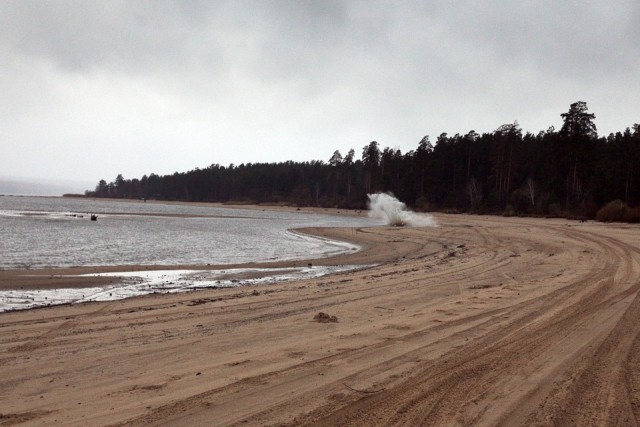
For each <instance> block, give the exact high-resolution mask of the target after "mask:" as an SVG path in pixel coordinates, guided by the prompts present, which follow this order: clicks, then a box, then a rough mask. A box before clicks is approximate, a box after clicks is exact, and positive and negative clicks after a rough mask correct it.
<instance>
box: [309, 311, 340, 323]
mask: <svg viewBox="0 0 640 427" xmlns="http://www.w3.org/2000/svg"><path fill="white" fill-rule="evenodd" d="M313 320H315V321H316V322H320V323H337V322H338V318H337V317H336V316H330V315H328V314H327V313H323V312H322V311H321V312H320V313H318V314H316V315H315V316H313Z"/></svg>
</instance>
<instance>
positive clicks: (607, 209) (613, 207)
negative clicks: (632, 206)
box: [596, 199, 629, 222]
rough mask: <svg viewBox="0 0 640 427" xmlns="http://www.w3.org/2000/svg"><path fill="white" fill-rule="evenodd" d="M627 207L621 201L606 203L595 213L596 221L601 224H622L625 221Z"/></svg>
mask: <svg viewBox="0 0 640 427" xmlns="http://www.w3.org/2000/svg"><path fill="white" fill-rule="evenodd" d="M628 211H629V206H627V204H626V203H625V202H623V201H622V200H619V199H618V200H614V201H612V202H609V203H607V204H606V205H604V206H603V207H601V208H600V210H598V213H596V220H598V221H601V222H622V221H625V220H626V216H627V213H628Z"/></svg>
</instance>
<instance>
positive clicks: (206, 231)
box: [0, 196, 382, 269]
mask: <svg viewBox="0 0 640 427" xmlns="http://www.w3.org/2000/svg"><path fill="white" fill-rule="evenodd" d="M90 213H95V214H97V215H98V220H97V221H90V220H89V214H90ZM123 214H124V215H123ZM159 215H194V216H196V215H200V216H206V217H187V218H180V217H169V216H159ZM381 223H382V222H381V221H379V220H374V219H370V218H352V217H341V216H332V215H315V214H303V213H293V212H275V211H266V210H265V211H262V210H249V209H227V208H214V207H205V206H188V205H177V204H158V203H143V202H124V201H113V200H98V201H95V200H83V199H67V198H42V197H14V196H0V269H14V268H41V267H51V266H60V267H64V266H82V265H92V266H93V265H96V266H104V265H134V264H153V265H165V264H166V265H171V264H229V263H243V262H252V261H269V260H282V259H297V258H311V257H320V256H328V255H331V254H334V253H337V252H343V251H350V250H354V247H353V246H352V245H349V244H345V243H340V242H329V241H325V240H321V239H315V238H310V237H306V236H301V235H298V234H295V233H292V232H290V231H288V230H289V229H292V228H298V227H308V226H323V227H360V226H372V225H379V224H381Z"/></svg>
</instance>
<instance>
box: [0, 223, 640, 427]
mask: <svg viewBox="0 0 640 427" xmlns="http://www.w3.org/2000/svg"><path fill="white" fill-rule="evenodd" d="M436 219H437V221H438V223H439V227H435V228H394V227H377V228H363V229H307V230H305V232H307V233H312V234H317V235H321V236H324V237H329V238H334V239H341V240H346V241H351V242H354V243H357V244H359V245H361V246H362V247H363V250H362V251H359V252H356V253H349V254H346V255H342V256H339V257H334V258H328V259H323V260H311V261H295V262H283V263H272V264H271V265H270V266H273V267H288V266H295V265H301V264H302V263H305V264H306V263H308V262H312V263H313V264H314V265H316V264H317V265H323V263H324V265H340V264H363V265H364V264H377V266H375V267H372V268H367V269H363V270H358V271H351V272H347V273H341V274H335V275H330V276H324V277H321V278H316V279H312V280H304V281H297V282H289V283H280V284H275V285H268V286H248V287H240V288H233V289H215V290H202V291H198V292H191V293H181V294H164V295H148V296H145V297H138V298H132V299H127V300H121V301H110V302H97V303H87V304H78V305H65V306H57V307H50V308H43V309H35V310H27V311H20V312H7V313H0V413H1V414H0V426H9V425H21V426H22V425H24V426H29V425H34V426H35V425H92V426H98V425H103V426H142V425H145V426H146V425H189V426H208V425H306V424H308V425H326V426H334V425H357V426H389V425H442V426H451V425H474V426H475V425H481V426H482V425H486V426H489V425H490V426H494V425H504V426H514V425H522V426H525V425H526V426H532V425H556V426H585V425H603V426H607V425H638V423H640V339H639V338H640V327H639V326H638V325H640V297H639V291H640V228H639V227H638V226H635V225H622V224H600V223H591V222H589V223H580V222H575V221H567V220H559V219H554V220H550V219H527V218H502V217H480V216H466V215H437V216H436ZM261 266H264V264H261ZM191 267H197V268H204V267H202V266H191ZM217 267H219V266H207V268H217ZM132 268H146V267H139V266H137V267H134V266H128V267H120V268H118V267H113V268H104V269H100V270H105V271H106V270H109V271H125V270H130V269H132ZM154 268H155V267H154ZM163 268H166V267H163ZM175 268H185V266H176V267H175ZM89 270H91V271H93V270H94V269H83V268H77V269H66V270H63V271H61V270H50V271H41V272H36V273H37V274H40V275H41V276H39V277H38V276H36V277H34V276H31V275H33V274H36V273H34V271H30V272H29V274H30V276H27V275H26V274H25V272H24V271H22V272H17V271H2V272H0V287H2V288H3V289H7V287H11V286H14V287H15V286H20V287H36V288H37V287H47V286H53V287H55V286H60V285H61V284H63V283H65V284H72V285H74V286H87V285H88V284H90V283H88V282H87V280H105V278H87V277H82V278H79V277H75V278H72V279H71V280H70V279H69V278H68V277H61V276H62V275H67V274H79V273H85V272H91V271H89ZM91 283H95V282H91ZM320 312H323V313H326V314H328V315H329V316H336V318H337V322H319V321H317V320H315V319H314V317H317V315H318V313H320Z"/></svg>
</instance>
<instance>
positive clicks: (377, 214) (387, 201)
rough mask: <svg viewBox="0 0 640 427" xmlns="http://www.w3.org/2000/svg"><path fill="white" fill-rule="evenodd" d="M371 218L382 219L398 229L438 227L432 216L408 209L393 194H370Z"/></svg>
mask: <svg viewBox="0 0 640 427" xmlns="http://www.w3.org/2000/svg"><path fill="white" fill-rule="evenodd" d="M367 197H368V198H369V202H368V203H367V205H368V206H369V216H370V217H372V218H382V219H384V220H385V221H387V224H389V225H394V226H397V227H404V226H410V227H437V226H438V224H437V223H436V221H435V219H433V217H432V216H431V215H427V214H419V213H416V212H413V211H410V210H409V209H407V206H406V205H405V204H404V203H402V202H401V201H400V200H398V199H396V198H395V197H393V195H391V194H386V193H376V194H368V195H367Z"/></svg>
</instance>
